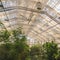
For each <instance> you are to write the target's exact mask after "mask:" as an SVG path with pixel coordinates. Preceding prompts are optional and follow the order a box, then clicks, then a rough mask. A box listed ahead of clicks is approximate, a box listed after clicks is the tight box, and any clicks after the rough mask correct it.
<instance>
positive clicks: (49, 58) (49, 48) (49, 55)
mask: <svg viewBox="0 0 60 60" xmlns="http://www.w3.org/2000/svg"><path fill="white" fill-rule="evenodd" d="M43 46H44V50H45V57H46V60H56V59H55V56H56V54H57V52H58V48H57V44H56V43H54V42H53V41H52V42H46V43H45V44H44V45H43Z"/></svg>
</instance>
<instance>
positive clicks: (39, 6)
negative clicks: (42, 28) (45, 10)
mask: <svg viewBox="0 0 60 60" xmlns="http://www.w3.org/2000/svg"><path fill="white" fill-rule="evenodd" d="M36 7H37V9H38V10H41V9H42V4H41V2H37V4H36Z"/></svg>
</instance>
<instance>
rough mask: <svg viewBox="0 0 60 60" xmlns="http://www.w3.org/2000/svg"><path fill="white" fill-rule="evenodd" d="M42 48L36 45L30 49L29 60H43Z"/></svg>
mask: <svg viewBox="0 0 60 60" xmlns="http://www.w3.org/2000/svg"><path fill="white" fill-rule="evenodd" d="M43 54H44V51H43V48H42V45H40V44H37V45H34V46H32V47H31V48H30V58H31V60H44V58H43Z"/></svg>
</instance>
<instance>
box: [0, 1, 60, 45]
mask: <svg viewBox="0 0 60 60" xmlns="http://www.w3.org/2000/svg"><path fill="white" fill-rule="evenodd" d="M0 22H2V23H3V25H4V26H5V27H6V28H7V29H8V30H11V29H16V28H19V27H22V29H23V31H24V32H25V35H26V36H27V37H28V39H30V40H33V43H36V42H43V43H44V42H46V41H51V40H55V41H56V42H57V43H58V44H60V0H0ZM0 29H1V27H0Z"/></svg>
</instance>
